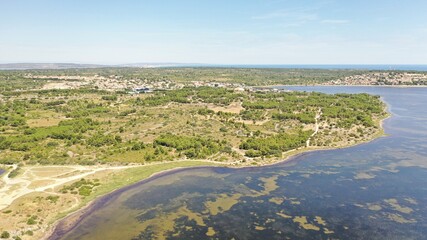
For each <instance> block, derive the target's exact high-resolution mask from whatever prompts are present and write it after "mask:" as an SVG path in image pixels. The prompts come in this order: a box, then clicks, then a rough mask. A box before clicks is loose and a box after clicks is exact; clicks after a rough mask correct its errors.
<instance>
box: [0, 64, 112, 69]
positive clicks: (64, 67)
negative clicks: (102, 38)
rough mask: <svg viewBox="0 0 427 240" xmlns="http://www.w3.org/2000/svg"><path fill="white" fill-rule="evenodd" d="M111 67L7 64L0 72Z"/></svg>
mask: <svg viewBox="0 0 427 240" xmlns="http://www.w3.org/2000/svg"><path fill="white" fill-rule="evenodd" d="M99 67H109V66H108V65H99V64H78V63H5V64H0V70H26V69H69V68H99Z"/></svg>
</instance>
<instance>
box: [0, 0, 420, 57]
mask: <svg viewBox="0 0 427 240" xmlns="http://www.w3.org/2000/svg"><path fill="white" fill-rule="evenodd" d="M0 7H1V9H2V10H3V11H2V14H1V15H0V28H1V29H2V36H1V37H0V63H85V64H87V63H90V64H131V63H202V64H390V65H392V64H393V65H394V64H427V54H425V53H426V52H427V41H425V39H427V15H426V14H425V9H427V1H422V0H410V1H406V2H401V1H395V0H388V1H387V0H378V1H375V2H372V1H368V0H361V1H345V2H344V1H336V0H335V1H334V0H322V1H314V0H311V1H309V0H303V1H295V0H288V1H286V0H283V1H282V0H268V1H261V0H254V1H243V0H238V1H232V2H231V1H225V0H220V1H203V2H202V1H195V0H184V1H172V0H167V1H161V2H159V1H158V2H151V1H130V0H126V1H120V2H116V1H111V0H108V1H99V0H97V1H82V0H78V1H61V2H58V1H53V0H46V1H37V2H36V1H24V0H17V1H3V2H2V3H0Z"/></svg>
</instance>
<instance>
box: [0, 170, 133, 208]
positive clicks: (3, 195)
mask: <svg viewBox="0 0 427 240" xmlns="http://www.w3.org/2000/svg"><path fill="white" fill-rule="evenodd" d="M130 167H136V166H119V167H111V166H28V167H22V169H21V171H22V174H20V175H19V176H17V177H15V178H9V177H8V174H5V175H4V176H3V177H2V181H3V182H4V185H3V187H2V188H0V210H1V209H4V208H6V207H8V206H9V205H10V204H11V203H12V202H13V201H15V200H16V199H17V198H19V197H22V196H24V195H26V194H29V193H33V192H49V193H53V188H55V187H58V186H61V185H63V184H65V183H68V182H71V181H75V180H79V179H81V178H84V177H87V176H89V175H92V174H94V173H97V172H100V171H105V170H120V169H126V168H130ZM16 168H17V165H13V169H16ZM66 174H71V176H69V177H62V176H64V175H66ZM48 190H52V191H48Z"/></svg>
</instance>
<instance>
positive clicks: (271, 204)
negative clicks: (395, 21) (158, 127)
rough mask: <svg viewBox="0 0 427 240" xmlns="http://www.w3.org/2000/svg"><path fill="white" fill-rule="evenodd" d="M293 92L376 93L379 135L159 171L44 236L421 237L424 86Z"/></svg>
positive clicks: (425, 176)
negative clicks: (331, 146) (230, 164)
mask: <svg viewBox="0 0 427 240" xmlns="http://www.w3.org/2000/svg"><path fill="white" fill-rule="evenodd" d="M301 89H302V90H307V91H310V90H316V91H323V92H327V93H336V92H349V93H353V92H369V93H372V94H377V95H380V96H381V97H382V98H383V99H384V100H385V101H386V102H387V103H388V104H389V110H390V111H391V113H392V114H393V116H392V117H391V118H389V119H387V120H386V121H385V122H384V127H385V132H386V134H388V136H387V137H383V138H379V139H377V140H374V141H372V142H369V143H366V144H361V145H358V146H355V147H351V148H343V149H336V150H326V151H315V152H308V153H304V154H301V155H299V156H297V157H295V158H294V159H293V160H292V161H289V162H284V163H280V164H276V165H272V166H266V167H255V168H243V169H226V168H194V169H188V170H179V171H176V172H171V173H168V174H163V175H159V176H157V177H155V179H151V180H145V181H143V182H141V183H138V184H135V185H133V186H129V187H126V188H123V189H120V190H118V191H116V192H114V193H111V194H109V195H107V196H105V197H103V198H100V199H99V200H97V201H95V202H94V204H92V205H91V207H89V208H88V209H87V210H85V211H87V214H83V215H82V217H81V218H80V219H79V221H77V222H75V224H73V226H72V227H71V228H68V229H65V228H61V226H64V225H66V223H67V221H69V219H65V220H63V221H62V222H60V223H59V225H58V227H57V229H56V230H55V232H54V235H53V236H52V237H51V239H233V238H234V239H427V237H426V236H427V204H425V203H426V202H427V188H426V187H425V186H427V125H426V124H425V122H426V120H427V108H426V107H425V106H424V104H425V103H426V102H427V89H425V88H380V87H378V88H363V87H316V88H310V87H307V88H303V87H301ZM61 229H62V230H61Z"/></svg>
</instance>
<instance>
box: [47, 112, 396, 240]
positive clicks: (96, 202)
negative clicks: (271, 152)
mask: <svg viewBox="0 0 427 240" xmlns="http://www.w3.org/2000/svg"><path fill="white" fill-rule="evenodd" d="M387 109H388V108H387ZM387 109H386V110H387ZM387 113H388V114H387V116H385V117H384V118H382V119H380V120H379V130H378V132H377V133H375V134H373V135H372V138H370V139H367V140H365V141H361V142H356V143H354V144H350V145H346V146H342V147H305V148H302V149H293V150H290V151H287V152H284V153H283V155H284V156H283V157H282V158H281V159H276V160H273V161H271V162H268V163H264V164H261V165H249V164H248V165H245V164H241V165H231V164H233V163H220V162H218V163H217V164H218V165H206V166H193V167H175V168H172V169H167V170H162V171H159V172H155V173H153V174H151V175H150V176H149V177H146V178H143V179H141V180H139V181H137V182H134V183H131V184H129V185H126V186H123V187H120V188H117V189H115V190H113V191H111V192H107V193H105V194H102V195H100V196H96V197H95V198H94V199H92V200H91V201H89V202H88V203H86V204H85V205H84V206H83V207H81V208H78V209H76V210H75V211H71V212H70V213H68V214H67V215H65V216H64V217H62V218H59V219H56V220H54V221H53V224H52V225H51V226H50V227H49V228H48V230H47V231H46V233H45V234H44V236H43V237H42V238H41V239H43V240H55V239H58V238H59V236H62V235H64V234H66V233H68V232H70V231H71V230H73V229H75V228H76V227H77V226H78V224H79V223H81V222H82V221H83V220H84V219H85V218H86V217H87V216H88V215H90V214H91V213H92V212H93V211H95V210H97V209H98V208H100V207H102V206H104V205H105V204H107V203H108V202H110V201H111V200H113V199H115V198H116V197H118V196H119V195H120V194H121V193H122V192H124V191H126V190H129V189H131V188H133V187H137V186H140V185H141V184H145V183H148V182H151V181H154V180H156V179H158V178H161V177H164V176H168V175H170V174H175V173H179V172H182V171H188V170H192V169H206V168H228V169H233V170H245V169H253V168H263V167H271V166H274V165H279V164H286V163H292V162H294V161H296V160H298V158H299V157H301V156H303V155H305V154H308V153H315V152H318V151H329V150H338V149H344V148H350V147H355V146H359V145H363V144H368V143H370V142H372V141H375V140H377V139H380V138H382V137H386V136H387V135H386V134H385V132H384V128H383V122H384V120H386V119H388V118H390V117H391V116H392V115H391V114H390V113H389V112H388V110H387ZM190 161H191V160H190ZM198 162H203V163H207V164H208V163H211V164H214V163H215V162H213V161H209V160H198ZM234 163H235V162H234ZM221 165H223V166H221ZM141 167H144V166H141ZM58 227H59V229H58ZM57 231H58V232H57Z"/></svg>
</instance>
